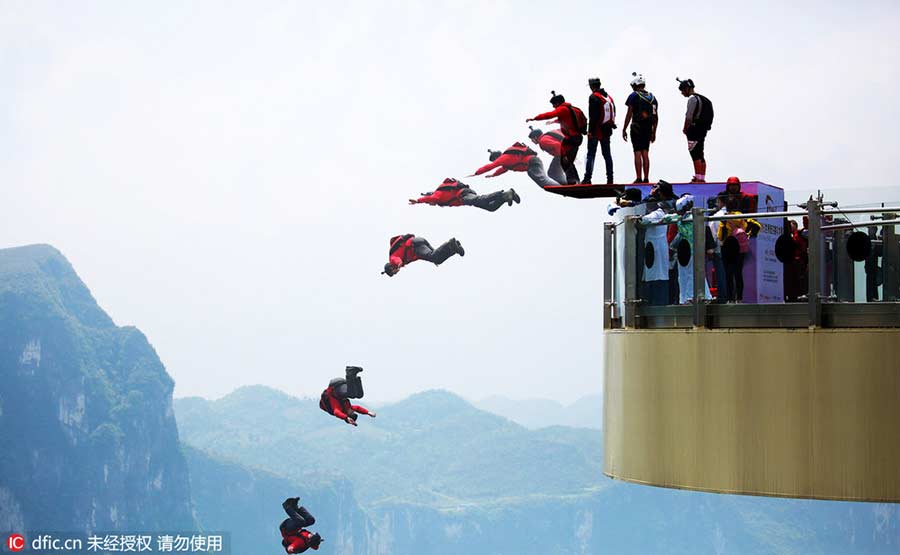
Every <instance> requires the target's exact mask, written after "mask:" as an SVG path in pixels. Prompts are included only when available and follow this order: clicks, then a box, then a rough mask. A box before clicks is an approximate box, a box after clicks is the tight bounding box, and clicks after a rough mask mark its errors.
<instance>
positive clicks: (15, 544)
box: [6, 534, 25, 552]
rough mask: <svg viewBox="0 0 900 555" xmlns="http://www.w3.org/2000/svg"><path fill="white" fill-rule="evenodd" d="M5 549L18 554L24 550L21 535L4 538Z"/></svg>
mask: <svg viewBox="0 0 900 555" xmlns="http://www.w3.org/2000/svg"><path fill="white" fill-rule="evenodd" d="M6 547H8V548H9V550H10V551H12V552H18V551H22V550H23V549H25V536H23V535H22V534H11V535H10V536H9V537H8V538H6Z"/></svg>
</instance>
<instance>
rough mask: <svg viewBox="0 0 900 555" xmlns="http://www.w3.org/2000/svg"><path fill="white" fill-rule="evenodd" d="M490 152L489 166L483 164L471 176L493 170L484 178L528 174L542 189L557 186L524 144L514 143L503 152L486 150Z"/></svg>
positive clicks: (542, 164)
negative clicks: (511, 173) (514, 173)
mask: <svg viewBox="0 0 900 555" xmlns="http://www.w3.org/2000/svg"><path fill="white" fill-rule="evenodd" d="M488 152H490V153H491V154H490V161H491V163H490V164H485V165H484V166H481V167H480V168H478V169H477V170H476V171H475V173H474V174H473V175H481V174H483V173H486V172H489V171H491V170H493V169H494V168H496V169H497V171H495V172H494V173H492V174H490V175H486V176H485V177H497V176H498V175H502V174H504V173H506V172H508V171H514V172H528V177H530V178H531V180H532V181H534V182H535V183H537V184H538V187H540V188H541V189H543V188H544V187H549V186H553V185H559V182H558V181H555V180H553V179H551V178H550V177H549V176H548V175H547V171H546V170H545V169H544V163H543V162H541V159H540V157H539V156H538V155H537V152H535V151H533V150H531V149H530V148H528V147H527V146H525V144H524V143H514V144H513V145H512V146H511V147H509V148H507V149H506V150H504V151H503V152H500V151H499V150H488Z"/></svg>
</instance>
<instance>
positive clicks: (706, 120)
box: [693, 93, 715, 131]
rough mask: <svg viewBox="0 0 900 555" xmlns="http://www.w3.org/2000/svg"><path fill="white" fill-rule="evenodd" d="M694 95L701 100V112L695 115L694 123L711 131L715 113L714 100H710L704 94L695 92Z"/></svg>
mask: <svg viewBox="0 0 900 555" xmlns="http://www.w3.org/2000/svg"><path fill="white" fill-rule="evenodd" d="M694 96H696V97H697V99H698V100H699V101H700V113H698V114H697V115H696V116H695V117H694V122H693V123H694V125H696V126H697V128H699V129H702V130H704V131H709V130H710V129H712V123H713V116H714V115H715V114H714V112H713V105H712V102H710V101H709V99H708V98H706V97H705V96H703V95H702V94H696V93H694Z"/></svg>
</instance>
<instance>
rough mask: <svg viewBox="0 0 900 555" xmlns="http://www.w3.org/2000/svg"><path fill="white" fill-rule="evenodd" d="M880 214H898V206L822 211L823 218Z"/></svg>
mask: <svg viewBox="0 0 900 555" xmlns="http://www.w3.org/2000/svg"><path fill="white" fill-rule="evenodd" d="M882 212H900V206H887V207H885V206H882V207H881V208H848V209H847V210H840V209H838V210H828V211H823V212H822V214H824V215H825V216H840V215H841V214H880V213H882Z"/></svg>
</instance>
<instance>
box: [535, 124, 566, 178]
mask: <svg viewBox="0 0 900 555" xmlns="http://www.w3.org/2000/svg"><path fill="white" fill-rule="evenodd" d="M528 129H531V132H530V133H529V134H528V138H529V139H531V142H533V143H534V144H536V145H538V146H539V147H541V150H543V151H544V152H546V153H547V154H549V155H550V156H552V157H553V160H551V161H550V165H549V166H548V167H547V176H548V177H550V179H552V180H553V181H556V182H557V183H565V182H566V172H564V171H563V170H562V164H561V162H560V158H561V156H562V142H563V139H565V136H563V134H562V131H561V130H559V129H552V130H550V131H547V132H546V133H545V132H544V131H541V130H540V129H535V128H533V127H531V126H530V125H529V126H528Z"/></svg>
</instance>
